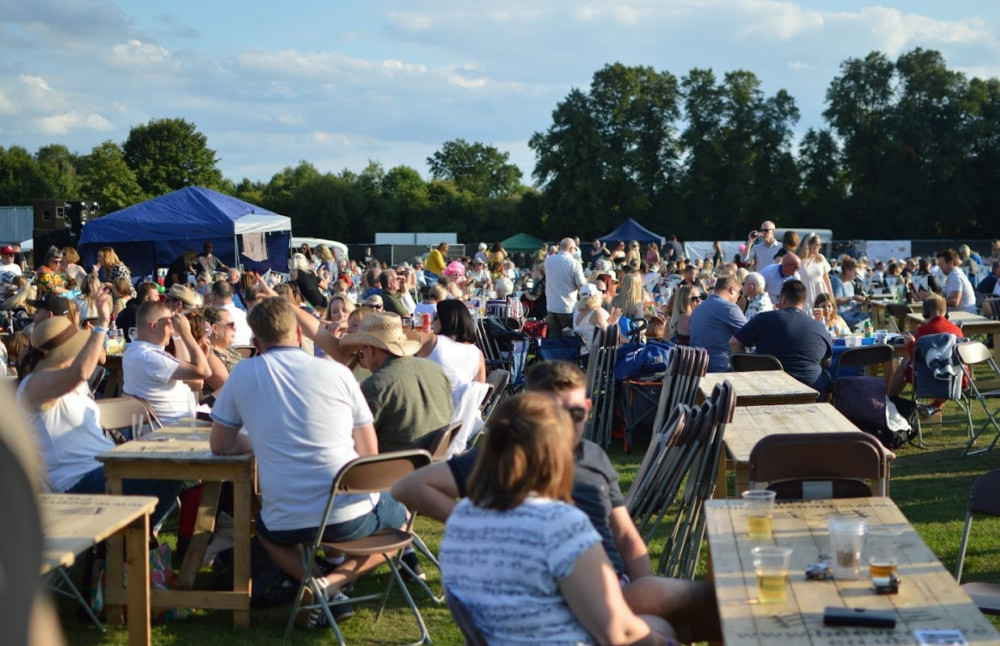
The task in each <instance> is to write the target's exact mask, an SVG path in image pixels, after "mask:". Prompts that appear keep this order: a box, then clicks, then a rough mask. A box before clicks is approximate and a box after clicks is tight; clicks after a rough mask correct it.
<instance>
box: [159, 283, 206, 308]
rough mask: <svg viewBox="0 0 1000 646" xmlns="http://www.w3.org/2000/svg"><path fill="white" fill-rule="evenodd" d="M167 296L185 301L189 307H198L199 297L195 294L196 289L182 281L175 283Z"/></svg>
mask: <svg viewBox="0 0 1000 646" xmlns="http://www.w3.org/2000/svg"><path fill="white" fill-rule="evenodd" d="M166 297H167V298H176V299H177V300H179V301H180V302H182V303H184V304H185V305H187V306H188V307H198V305H199V303H198V297H197V296H196V295H195V293H194V290H193V289H191V288H190V287H188V286H187V285H181V284H180V283H174V284H173V285H171V286H170V289H169V290H167V294H166Z"/></svg>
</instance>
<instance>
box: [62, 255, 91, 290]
mask: <svg viewBox="0 0 1000 646" xmlns="http://www.w3.org/2000/svg"><path fill="white" fill-rule="evenodd" d="M62 266H63V271H64V272H65V273H66V278H67V279H68V280H69V285H70V287H75V288H76V289H80V283H82V282H83V278H84V276H86V275H87V270H86V269H84V268H83V267H81V266H80V254H79V253H78V252H77V250H76V249H74V248H73V247H63V260H62Z"/></svg>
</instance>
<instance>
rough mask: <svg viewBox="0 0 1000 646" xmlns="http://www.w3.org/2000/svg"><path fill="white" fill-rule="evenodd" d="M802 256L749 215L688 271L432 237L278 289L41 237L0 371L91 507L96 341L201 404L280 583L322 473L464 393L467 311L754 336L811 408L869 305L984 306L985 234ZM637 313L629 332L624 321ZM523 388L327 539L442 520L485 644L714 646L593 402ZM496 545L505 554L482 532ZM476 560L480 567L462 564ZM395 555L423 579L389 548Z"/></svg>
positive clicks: (936, 310) (220, 268) (9, 292)
mask: <svg viewBox="0 0 1000 646" xmlns="http://www.w3.org/2000/svg"><path fill="white" fill-rule="evenodd" d="M822 248H823V240H822V239H820V237H819V236H817V235H815V234H813V235H809V236H806V237H804V238H803V239H802V240H798V239H797V236H795V235H794V234H793V235H792V236H788V235H786V236H785V237H784V238H783V239H782V240H778V239H777V238H776V237H775V225H774V223H773V222H770V221H765V222H764V223H762V225H761V227H760V229H759V230H757V231H754V232H752V233H751V234H750V235H749V236H748V239H747V242H746V244H745V245H744V246H743V247H742V249H741V253H740V254H738V255H737V256H736V257H734V258H732V259H730V260H726V258H724V256H723V252H722V247H721V245H719V244H716V245H714V247H713V253H712V255H711V257H706V258H702V259H689V258H686V257H685V254H684V248H683V246H682V245H681V244H680V243H679V242H678V241H677V239H676V236H671V237H670V239H669V240H668V241H666V243H665V244H664V245H663V247H662V248H660V247H659V246H658V245H657V244H656V243H651V244H649V245H647V246H645V248H643V246H642V245H640V244H639V243H638V242H634V241H623V242H621V243H619V244H616V245H613V246H609V245H606V244H604V243H602V242H600V241H598V240H595V241H594V242H593V243H592V244H590V245H586V246H585V248H584V249H581V247H580V241H579V240H578V239H576V238H571V237H567V238H564V239H562V240H560V241H559V242H558V243H557V244H555V245H551V246H549V245H543V246H542V247H541V248H540V249H538V250H537V251H536V252H534V253H532V254H528V257H527V258H525V259H524V260H525V261H526V262H523V263H515V261H514V259H513V258H512V257H511V256H510V254H508V253H507V252H506V251H505V250H504V248H503V245H502V244H500V243H495V244H493V245H487V244H485V243H484V244H480V245H479V246H478V249H477V251H476V252H475V253H474V254H473V255H472V256H470V257H465V258H458V257H452V256H450V255H449V251H450V247H449V245H448V244H447V243H441V244H440V245H437V246H436V247H434V248H432V249H430V250H429V252H428V254H427V255H426V257H424V258H413V259H412V262H402V263H397V264H395V265H392V266H389V265H385V264H383V263H381V262H379V261H378V260H377V259H375V258H373V257H371V256H366V259H363V260H362V261H361V262H360V263H359V262H357V261H355V260H348V259H346V258H337V257H336V256H335V255H334V254H333V253H331V251H330V250H329V249H327V248H325V247H323V246H320V247H317V248H316V249H311V248H309V247H308V246H304V247H302V248H299V249H296V250H293V253H291V254H290V258H289V262H288V272H287V274H285V273H284V272H280V273H279V272H270V273H269V275H267V276H262V275H258V274H256V273H254V272H251V271H242V270H241V269H240V268H238V267H230V266H227V265H226V264H225V263H224V262H222V261H221V260H220V259H219V258H217V257H216V256H215V255H214V250H213V247H212V245H211V243H206V244H204V245H203V246H202V251H201V253H200V254H199V253H198V252H197V251H195V250H194V249H189V250H186V251H185V252H184V253H183V254H181V255H180V256H179V257H178V258H177V259H176V260H175V261H174V262H172V263H171V264H170V266H169V267H167V268H166V270H165V272H163V273H164V275H163V276H162V280H144V281H143V280H133V277H132V274H131V272H130V270H129V268H128V267H127V266H126V265H125V263H123V262H122V261H121V260H120V258H119V257H118V255H117V254H116V253H115V250H114V249H113V248H111V247H106V248H102V249H101V250H100V252H99V254H98V262H97V263H95V264H94V265H92V266H90V267H84V266H81V265H80V264H79V262H80V255H79V254H78V253H77V252H76V250H75V249H73V248H69V247H67V248H64V249H57V248H54V247H53V248H51V249H48V250H45V252H44V256H43V257H42V258H41V259H40V260H41V262H40V263H39V264H38V268H37V270H35V271H34V272H31V271H29V270H28V266H27V263H26V259H25V258H24V257H23V255H19V254H20V251H19V250H18V249H15V248H13V247H10V246H4V247H2V248H0V284H2V285H4V286H5V289H6V293H5V294H4V295H3V300H2V302H0V311H6V312H8V313H9V315H8V318H7V319H6V320H7V321H8V323H7V325H8V329H7V335H6V337H5V341H4V345H3V349H4V352H5V356H4V358H3V359H4V360H3V363H2V368H3V372H4V373H6V374H11V375H16V377H17V383H18V386H17V394H18V402H19V405H20V408H21V410H22V412H23V413H24V415H25V416H26V418H27V419H28V421H29V422H30V423H31V424H32V426H33V428H34V429H35V432H36V437H37V440H38V446H39V447H40V452H41V455H42V457H43V461H44V464H45V467H46V472H47V475H48V482H49V485H50V486H51V488H52V489H53V490H54V491H60V492H100V491H103V487H104V476H103V470H102V468H101V467H100V464H99V463H98V462H97V461H96V460H95V457H96V456H97V455H99V454H100V453H102V452H104V451H106V450H108V449H109V448H111V446H113V444H112V441H111V440H110V439H108V437H107V436H105V434H104V433H103V431H102V428H101V425H100V419H99V410H98V408H97V406H96V404H95V401H94V398H95V397H100V396H101V386H100V383H101V379H100V378H99V377H100V376H101V375H102V374H103V368H102V367H101V365H102V364H103V363H104V362H105V361H106V353H107V351H108V350H111V349H112V348H113V347H114V344H113V343H109V340H111V339H116V338H119V337H120V338H122V339H123V340H124V341H125V342H127V345H126V346H125V349H124V353H123V354H122V360H121V363H122V370H123V386H122V390H123V393H124V394H127V395H131V396H134V397H138V398H140V399H142V400H143V401H145V402H147V403H148V405H149V407H150V410H151V411H152V414H153V416H154V417H155V418H156V419H157V420H158V421H159V422H160V423H162V424H166V425H169V424H172V423H176V422H178V421H180V420H183V419H185V418H186V417H188V416H191V415H193V414H194V412H195V411H196V410H197V408H198V407H199V406H201V407H207V408H208V409H210V411H211V413H210V414H211V419H212V420H213V422H212V430H211V434H210V446H211V449H212V451H214V452H216V453H220V454H230V453H244V452H251V451H252V452H253V453H254V454H255V457H256V460H257V465H258V472H259V486H260V493H261V507H260V514H259V516H258V518H257V523H256V528H257V536H258V538H259V540H260V542H261V544H262V545H263V546H264V548H265V550H266V552H267V554H268V555H269V557H270V558H271V559H272V560H273V562H274V563H275V564H276V565H278V566H279V567H280V568H281V569H282V570H284V571H285V572H286V573H287V574H288V575H289V576H291V577H294V578H296V579H298V578H301V577H302V576H304V574H305V572H304V570H303V564H302V560H301V555H300V553H299V550H298V545H299V544H300V543H302V542H304V541H308V540H310V539H311V538H312V537H313V536H314V535H315V533H316V532H317V531H318V528H317V527H316V523H317V522H318V520H319V518H320V517H321V515H322V512H323V509H322V507H323V505H324V504H325V501H326V495H327V493H328V492H329V487H330V483H331V481H332V478H333V477H334V476H335V474H336V473H337V471H338V470H339V469H340V468H341V467H342V466H344V465H345V464H347V463H348V462H349V461H350V460H352V459H353V458H355V457H359V456H365V455H372V454H376V453H380V452H387V451H394V450H399V449H406V448H425V447H427V446H429V443H430V442H431V441H433V439H434V438H435V437H436V436H437V433H439V432H440V431H441V430H442V429H444V428H446V427H447V426H448V425H449V424H451V423H453V422H455V421H456V419H459V418H460V416H461V415H463V414H464V412H463V411H467V409H468V408H469V406H468V403H469V397H470V396H471V395H472V394H476V393H481V392H482V391H481V390H478V389H477V386H481V385H483V384H485V382H486V377H487V369H486V363H485V359H484V356H483V353H482V351H481V350H480V349H479V347H478V346H477V343H476V340H477V335H476V323H475V317H477V316H483V315H489V316H496V317H499V318H501V319H503V320H504V322H505V324H507V325H509V326H512V327H515V328H519V327H520V326H521V325H522V324H524V323H525V321H526V320H527V319H534V320H535V321H536V322H538V323H541V322H542V321H544V324H545V332H544V334H546V335H547V336H548V337H562V336H566V335H578V336H580V337H582V340H583V341H582V346H583V351H584V352H587V351H588V350H590V349H591V348H590V347H589V345H590V343H591V342H592V340H593V338H594V332H595V330H598V329H601V330H607V329H609V328H615V327H616V326H622V329H624V330H626V331H628V330H629V329H632V327H634V328H636V329H644V330H645V332H644V335H645V338H646V339H658V340H663V341H669V342H673V343H676V344H690V345H693V346H699V347H703V348H705V349H706V350H707V352H708V355H709V370H711V371H727V370H729V359H730V356H731V355H732V353H734V352H743V351H745V350H746V349H747V348H749V347H751V346H752V347H755V348H756V350H757V352H762V353H767V354H772V355H774V356H776V357H778V358H779V359H780V360H781V362H782V364H783V366H784V368H785V370H786V372H788V373H789V374H790V375H792V376H793V377H795V378H796V379H798V380H800V381H802V382H803V383H805V384H808V385H810V386H812V387H814V388H816V389H817V390H818V391H819V392H820V393H825V392H826V390H827V386H828V384H829V379H830V376H829V374H828V372H827V370H826V368H827V367H828V365H829V361H830V358H831V344H832V339H833V338H834V337H836V336H837V335H843V334H849V333H851V332H852V331H854V330H856V329H858V327H859V326H860V325H863V323H864V321H865V318H866V316H867V314H866V313H865V312H864V311H863V308H861V307H860V305H861V304H862V303H863V302H864V300H865V298H866V297H867V296H868V294H870V293H871V292H873V291H876V290H881V291H885V292H889V293H891V294H898V296H899V298H904V299H905V298H908V297H909V298H914V299H918V300H921V301H924V303H925V310H926V311H925V316H926V318H927V320H928V324H927V327H926V329H923V328H922V331H918V335H919V334H922V333H930V331H931V330H937V331H940V330H945V329H950V327H954V326H950V327H949V325H950V324H949V323H948V322H947V321H946V319H944V316H945V314H946V313H947V312H948V311H955V310H961V311H975V309H976V305H977V298H976V291H975V290H976V289H978V290H979V292H980V293H982V294H986V293H989V294H996V295H1000V281H998V278H1000V241H995V242H994V249H993V254H992V256H991V257H990V258H987V259H985V260H984V259H983V258H981V257H979V256H978V255H977V254H973V253H971V252H970V251H969V249H968V248H967V247H965V246H964V245H963V246H962V247H960V248H959V249H958V250H953V249H944V250H942V251H940V252H938V253H937V254H936V256H935V258H934V259H933V262H931V259H927V258H902V259H887V262H883V261H882V260H876V261H874V262H869V261H868V259H866V258H864V257H859V258H855V257H852V256H849V255H844V256H842V257H840V258H833V259H828V258H826V257H824V255H823V253H822V252H821V249H822ZM518 264H521V265H522V266H520V267H518V266H517V265H518ZM987 267H988V270H987ZM640 320H644V321H645V322H646V325H645V326H636V325H633V326H632V327H628V326H629V324H630V322H631V323H632V324H634V323H636V322H637V321H640ZM959 335H960V331H959ZM95 375H96V376H97V378H95ZM894 388H899V389H901V388H902V385H901V384H896V385H895V386H894ZM527 390H528V391H529V392H528V393H527V394H525V395H522V396H518V397H515V398H512V399H510V400H508V401H506V402H505V403H503V404H502V405H501V406H500V407H499V408H498V409H497V410H496V411H495V413H494V415H493V416H492V417H491V418H490V419H489V420H487V422H486V435H485V441H484V442H483V445H482V449H481V450H477V449H473V450H470V451H467V452H462V453H460V454H459V455H458V456H457V457H455V458H453V459H451V460H449V461H447V462H443V463H439V464H436V465H432V466H430V467H426V468H424V469H421V470H419V471H418V472H416V473H414V474H413V475H412V476H410V477H408V478H406V479H405V480H403V481H400V482H399V483H397V486H396V487H395V488H394V489H393V492H392V494H391V495H389V494H383V495H381V496H379V495H357V496H338V497H337V506H336V508H335V509H334V510H333V512H332V515H331V517H330V518H331V519H332V520H331V524H330V525H328V526H327V527H326V529H325V532H326V533H325V536H327V537H328V539H329V540H332V541H339V540H350V539H353V538H359V537H363V536H367V535H369V534H371V533H374V532H377V531H379V530H381V529H382V528H388V527H402V526H404V525H405V524H406V522H407V518H408V516H409V514H410V513H412V512H421V513H423V514H425V515H426V516H428V517H431V518H435V519H438V520H440V521H442V522H445V523H446V529H445V538H444V542H443V545H442V549H441V564H442V570H443V577H444V582H445V584H446V585H447V586H448V587H449V590H450V591H451V592H452V593H453V594H454V595H456V596H457V597H459V598H460V599H461V600H462V602H463V603H464V604H465V605H467V606H468V607H470V608H471V610H472V613H473V615H474V616H475V617H476V619H477V623H479V624H481V625H482V627H483V629H484V631H485V632H486V633H487V634H488V635H489V636H491V637H492V638H493V639H495V640H499V641H504V640H512V641H516V640H518V639H520V638H523V637H524V636H525V635H532V636H536V637H537V636H545V635H558V636H559V637H560V638H561V639H567V638H570V637H571V638H572V639H574V640H578V641H581V642H585V643H589V642H590V641H594V640H596V641H599V642H601V643H613V644H617V643H650V644H652V643H669V642H671V641H672V640H676V639H680V640H682V641H690V640H714V639H718V616H717V612H716V605H715V597H714V592H713V589H712V586H711V585H710V584H707V583H703V582H701V583H699V582H690V581H676V580H670V579H664V578H662V577H656V576H654V575H653V573H652V569H651V566H650V564H649V555H648V553H647V551H646V546H645V544H644V543H643V542H642V540H641V539H640V537H639V536H638V533H637V532H636V530H635V526H634V525H633V524H632V521H631V519H630V518H629V516H628V513H627V511H626V510H625V508H624V506H623V497H622V495H621V491H620V490H619V488H618V476H617V473H616V472H615V469H614V467H613V466H612V465H611V463H610V461H609V460H608V458H607V456H606V455H605V454H604V452H603V450H602V449H601V448H600V447H598V446H597V445H594V444H592V443H590V442H587V441H585V440H583V438H582V429H583V427H584V423H585V421H586V419H587V417H588V416H589V414H590V409H591V406H592V402H591V401H590V400H589V399H588V398H587V396H586V388H585V377H584V375H583V373H582V372H581V371H580V369H579V368H578V366H575V365H573V364H571V363H565V362H558V361H546V362H541V363H539V364H538V365H537V366H536V367H535V368H534V369H533V370H532V371H530V372H529V373H528V375H527ZM477 404H478V402H477ZM478 423H479V424H480V425H481V424H482V423H483V422H482V420H478ZM182 486H183V483H180V482H170V481H160V480H149V481H145V480H136V481H126V483H125V491H126V493H129V492H135V493H147V494H150V495H155V496H157V497H158V500H159V505H158V506H157V509H156V512H155V513H154V517H153V521H154V522H153V527H154V531H156V529H157V528H158V527H159V525H160V523H162V521H163V519H164V518H165V517H166V516H167V515H168V514H169V513H170V512H171V509H172V507H173V505H174V504H175V500H176V497H177V494H178V492H179V491H180V490H181V488H182ZM463 498H464V499H465V500H464V501H462V502H457V501H458V500H459V499H463ZM512 529H513V530H515V531H517V532H518V533H519V534H520V535H521V536H522V540H519V541H515V542H511V541H508V540H505V537H507V536H509V535H510V532H511V531H512ZM484 546H486V547H488V548H489V549H485V550H484ZM484 553H488V554H489V559H490V561H489V562H488V563H477V564H476V566H475V567H470V566H469V564H470V559H472V556H471V555H472V554H484ZM361 561H364V559H361ZM512 561H516V562H517V563H518V564H522V565H530V568H529V569H530V571H531V575H530V576H526V575H524V574H523V572H524V571H525V570H524V568H521V567H517V568H514V567H510V565H511V563H512ZM404 562H405V563H406V564H407V569H408V570H409V571H410V572H411V573H412V574H413V575H414V576H420V575H421V568H420V565H419V561H418V560H417V557H416V555H415V554H414V553H413V552H412V551H409V552H407V553H406V554H405V555H404ZM364 566H365V563H364V562H359V561H358V560H357V559H355V560H354V561H350V560H349V561H344V562H341V561H339V560H337V559H336V558H334V559H333V560H332V561H331V564H330V569H329V571H328V572H326V573H325V574H322V575H320V573H313V574H315V575H317V576H319V577H320V581H321V582H322V584H323V586H322V587H323V588H325V592H324V594H325V595H326V596H327V598H328V599H331V600H337V601H339V602H342V603H340V604H339V605H338V606H336V608H337V610H336V611H335V616H336V617H337V619H338V620H341V619H346V618H347V617H349V616H350V614H351V613H352V610H351V607H350V605H349V603H343V602H346V601H348V600H347V599H346V597H345V596H344V594H345V593H344V588H345V586H347V585H348V584H349V583H350V581H351V576H352V573H354V572H357V571H358V570H359V569H363V568H364ZM499 573H502V574H503V578H502V580H501V579H498V578H497V576H498V574H499ZM525 599H531V600H532V603H531V604H528V605H527V606H526V604H525V603H524V600H525ZM324 620H325V615H324V614H323V613H322V612H318V611H312V612H306V613H304V614H303V617H302V623H303V624H305V625H308V626H312V625H316V624H317V623H322V622H323V621H324Z"/></svg>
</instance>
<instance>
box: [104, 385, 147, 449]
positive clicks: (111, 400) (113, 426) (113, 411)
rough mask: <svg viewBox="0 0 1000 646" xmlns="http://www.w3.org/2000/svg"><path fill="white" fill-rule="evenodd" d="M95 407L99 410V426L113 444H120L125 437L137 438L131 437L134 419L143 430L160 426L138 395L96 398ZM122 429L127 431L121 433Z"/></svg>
mask: <svg viewBox="0 0 1000 646" xmlns="http://www.w3.org/2000/svg"><path fill="white" fill-rule="evenodd" d="M97 408H98V409H100V411H101V428H102V429H103V430H104V434H105V435H107V436H108V437H110V438H111V439H112V440H113V441H114V442H115V444H121V443H122V442H124V441H126V440H127V439H133V440H135V439H139V438H137V437H131V434H132V430H133V422H135V421H138V423H139V424H140V425H141V426H140V428H141V429H145V430H153V429H157V428H161V427H162V424H160V422H159V420H158V419H157V418H156V414H155V413H153V411H152V409H151V408H150V407H149V405H148V404H147V403H146V402H145V401H143V400H142V399H139V398H138V397H132V396H131V395H124V396H122V397H108V398H105V399H98V400H97ZM136 416H138V419H137V420H136ZM122 429H128V433H127V434H126V433H122Z"/></svg>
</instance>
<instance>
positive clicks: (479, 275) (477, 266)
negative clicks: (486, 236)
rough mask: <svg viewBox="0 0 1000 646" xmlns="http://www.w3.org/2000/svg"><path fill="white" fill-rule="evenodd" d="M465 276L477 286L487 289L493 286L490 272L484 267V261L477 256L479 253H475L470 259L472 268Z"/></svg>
mask: <svg viewBox="0 0 1000 646" xmlns="http://www.w3.org/2000/svg"><path fill="white" fill-rule="evenodd" d="M466 277H467V278H468V279H469V281H471V282H472V283H473V284H475V286H476V287H478V288H481V289H484V290H489V289H492V287H493V283H492V280H491V279H490V272H489V270H488V269H486V262H485V261H484V260H483V259H482V258H480V257H479V254H476V257H475V258H474V259H473V260H472V269H470V270H469V272H468V273H467V274H466Z"/></svg>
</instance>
